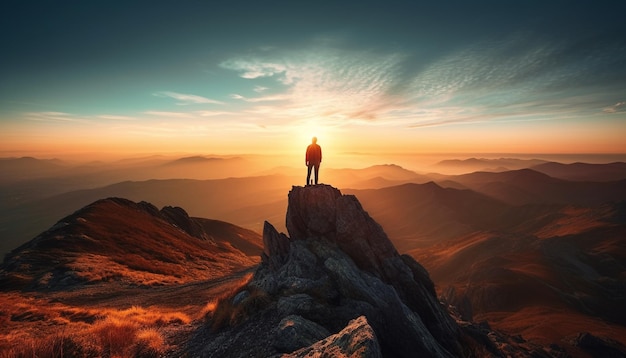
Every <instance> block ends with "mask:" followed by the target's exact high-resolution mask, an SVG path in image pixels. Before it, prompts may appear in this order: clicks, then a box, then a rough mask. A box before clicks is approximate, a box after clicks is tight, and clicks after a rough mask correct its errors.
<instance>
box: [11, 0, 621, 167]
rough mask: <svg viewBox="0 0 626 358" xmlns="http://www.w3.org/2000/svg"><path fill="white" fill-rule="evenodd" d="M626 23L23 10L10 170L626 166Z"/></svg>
mask: <svg viewBox="0 0 626 358" xmlns="http://www.w3.org/2000/svg"><path fill="white" fill-rule="evenodd" d="M623 6H624V5H623V4H621V3H620V2H609V3H597V2H591V1H577V2H575V3H569V2H566V3H563V4H560V3H555V4H545V3H544V2H530V3H529V2H524V3H523V4H491V3H489V4H488V3H480V2H479V3H475V2H473V3H471V4H468V3H465V2H449V3H446V4H418V3H413V2H398V3H389V4H388V5H385V6H382V5H380V4H378V3H376V2H365V3H362V4H361V3H359V5H358V6H356V8H355V7H353V6H344V5H343V4H339V3H338V4H333V3H327V4H318V5H315V6H313V5H306V6H304V5H302V6H301V5H299V4H298V5H296V4H282V5H281V6H273V5H267V6H266V5H261V4H257V3H250V4H246V6H245V7H242V8H234V7H230V6H229V5H228V4H226V3H224V4H218V5H215V4H209V3H206V4H204V3H194V4H181V5H176V4H174V3H170V2H156V3H150V5H149V6H147V5H144V6H139V5H132V6H131V5H123V6H113V5H105V4H89V5H86V4H64V5H62V6H58V7H57V6H56V5H53V4H49V3H47V2H42V3H40V4H38V5H21V4H17V3H16V4H13V5H12V6H9V11H3V15H2V21H1V24H2V25H0V26H1V29H2V32H1V33H2V35H0V44H1V46H2V49H3V51H2V52H3V56H2V57H3V58H2V59H1V60H0V61H1V63H2V66H1V67H0V76H1V78H2V79H3V80H2V81H1V83H0V133H1V134H0V139H1V140H0V153H2V154H1V155H2V156H16V155H38V156H44V157H52V156H55V155H62V154H64V153H65V154H69V153H74V154H79V153H94V152H97V153H101V154H104V153H110V154H115V155H122V154H133V153H213V154H232V153H248V154H257V153H263V154H284V153H296V152H297V153H300V152H301V151H302V150H303V146H305V145H306V144H307V143H308V142H310V138H311V137H312V136H314V135H316V136H318V138H319V140H320V143H324V144H325V146H326V147H327V148H328V150H329V153H332V152H336V153H353V152H367V153H372V152H373V153H459V152H481V153H514V152H521V153H624V152H626V141H624V140H623V134H624V133H626V104H625V103H626V83H625V82H624V81H623V78H625V77H626V72H625V71H626V69H625V67H624V66H623V63H624V59H625V58H626V44H625V42H624V41H625V40H624V39H625V38H626V31H625V30H626V27H625V25H624V23H623V21H622V19H621V18H620V17H619V15H618V14H621V13H623V10H624V8H623ZM452 8H454V9H455V11H454V14H450V13H449V11H450V10H449V9H452ZM461 14H462V15H461ZM26 18H28V19H29V21H28V24H26V23H25V22H24V21H23V20H24V19H26ZM138 24H141V25H138ZM166 24H167V26H166Z"/></svg>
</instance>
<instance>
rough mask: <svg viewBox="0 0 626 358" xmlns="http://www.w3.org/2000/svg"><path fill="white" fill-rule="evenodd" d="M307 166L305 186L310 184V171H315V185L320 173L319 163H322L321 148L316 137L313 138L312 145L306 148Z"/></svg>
mask: <svg viewBox="0 0 626 358" xmlns="http://www.w3.org/2000/svg"><path fill="white" fill-rule="evenodd" d="M305 162H306V166H307V168H308V169H307V174H306V185H309V184H310V183H311V169H315V184H316V185H317V182H318V179H319V172H320V163H322V147H320V146H319V145H318V144H317V137H313V139H312V143H311V144H309V146H308V147H306V158H305Z"/></svg>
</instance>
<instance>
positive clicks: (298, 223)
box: [286, 185, 341, 239]
mask: <svg viewBox="0 0 626 358" xmlns="http://www.w3.org/2000/svg"><path fill="white" fill-rule="evenodd" d="M297 189H302V190H297ZM340 196H341V193H340V192H339V190H337V189H336V188H333V187H332V186H330V185H315V186H309V187H306V188H303V187H293V189H292V190H291V191H290V192H289V199H288V201H289V205H288V206H287V221H286V226H287V231H289V235H290V236H291V238H292V239H295V238H307V237H322V236H328V235H332V234H333V232H334V230H335V226H336V225H335V223H336V221H337V218H336V205H335V200H336V199H337V198H339V197H340Z"/></svg>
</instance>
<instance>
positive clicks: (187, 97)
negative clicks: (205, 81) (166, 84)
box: [154, 91, 224, 106]
mask: <svg viewBox="0 0 626 358" xmlns="http://www.w3.org/2000/svg"><path fill="white" fill-rule="evenodd" d="M154 95H155V96H157V97H169V98H174V99H176V100H178V101H179V102H178V103H176V104H178V105H180V106H185V105H189V104H206V103H208V104H224V102H221V101H217V100H214V99H210V98H206V97H202V96H197V95H193V94H185V93H177V92H169V91H164V92H157V93H154Z"/></svg>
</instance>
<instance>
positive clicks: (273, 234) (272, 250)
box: [261, 221, 289, 269]
mask: <svg viewBox="0 0 626 358" xmlns="http://www.w3.org/2000/svg"><path fill="white" fill-rule="evenodd" d="M288 254H289V238H288V237H287V236H285V234H282V233H280V234H279V233H278V231H276V229H275V228H274V226H273V225H272V224H270V223H268V222H267V221H266V222H265V224H264V225H263V254H262V255H261V258H262V260H263V262H267V264H268V265H269V266H270V268H272V269H276V268H278V267H280V266H281V265H283V264H284V263H285V260H286V259H287V255H288Z"/></svg>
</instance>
